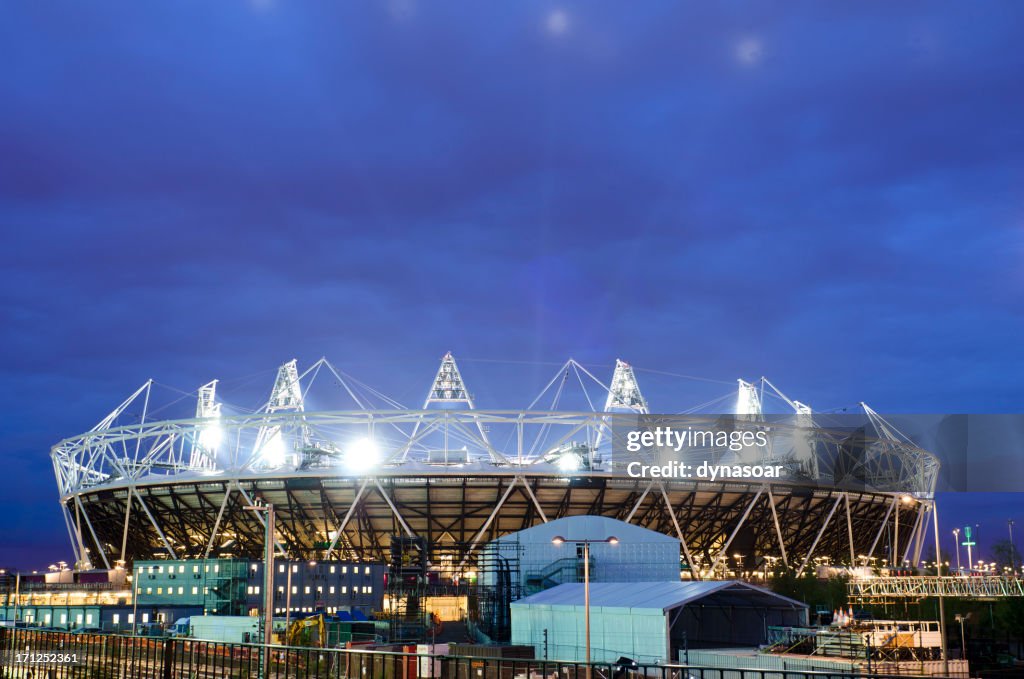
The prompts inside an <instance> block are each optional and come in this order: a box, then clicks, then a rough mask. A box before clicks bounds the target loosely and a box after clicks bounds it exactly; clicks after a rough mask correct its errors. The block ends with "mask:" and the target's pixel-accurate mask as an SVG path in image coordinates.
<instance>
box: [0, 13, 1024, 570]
mask: <svg viewBox="0 0 1024 679" xmlns="http://www.w3.org/2000/svg"><path fill="white" fill-rule="evenodd" d="M1022 22H1024V5H1022V4H1020V3H1018V2H1009V1H1007V2H993V3H984V4H972V3H962V2H906V3H898V4H893V3H864V2H828V3H821V2H790V3H746V2H722V3H677V2H645V3H621V2H601V1H595V0H587V1H586V2H548V1H539V0H532V1H531V0H526V1H522V2H508V3H494V2H486V3H480V2H433V1H432V2H425V1H424V2H421V1H417V0H390V1H381V2H358V3H342V2H302V3H299V2H284V1H283V0H220V1H218V2H200V1H199V0H183V1H179V2H166V1H160V0H156V1H153V2H107V1H102V0H101V1H97V2H46V3H38V2H22V3H15V2H7V3H4V4H3V5H2V7H0V64H3V67H2V68H0V229H2V234H3V246H2V247H0V264H2V266H0V300H2V301H0V319H2V333H0V351H2V355H3V357H4V361H3V365H2V367H0V386H2V389H0V412H2V413H3V415H2V420H0V421H2V434H3V436H2V441H3V450H2V453H0V455H2V461H3V470H4V475H5V477H6V483H5V484H4V490H3V492H2V493H0V516H3V517H4V519H3V522H2V524H0V527H2V538H0V565H13V564H21V565H24V566H40V565H41V566H45V565H46V564H47V563H50V562H52V561H55V560H57V559H59V558H68V557H69V555H70V548H69V546H68V544H67V543H68V541H67V537H66V533H65V530H64V526H63V522H62V520H61V519H60V514H59V511H58V505H57V494H56V489H55V484H54V480H53V474H52V469H51V466H50V462H49V458H48V450H49V446H50V445H52V444H53V443H54V442H55V441H57V440H59V439H61V438H63V437H65V436H68V435H71V434H74V433H77V432H80V431H82V430H85V429H88V428H89V427H90V426H92V424H94V423H95V422H96V421H97V420H99V419H100V418H102V417H103V415H105V414H106V413H107V412H108V411H109V410H110V409H111V408H112V407H113V406H114V405H116V403H117V402H119V401H120V399H121V398H123V396H124V395H126V394H127V393H130V392H131V391H132V390H134V389H135V388H136V387H137V386H138V385H139V384H141V383H142V382H143V381H144V380H145V379H147V378H149V377H153V378H155V379H156V380H157V381H159V382H161V383H164V384H170V385H174V386H175V387H178V388H181V389H185V390H190V389H194V388H195V387H196V386H198V385H199V384H202V383H203V382H205V381H207V380H208V379H211V378H213V377H222V378H230V377H239V376H245V375H249V374H251V373H254V372H257V371H263V370H268V369H270V370H272V369H273V368H274V367H275V366H276V365H278V364H279V363H281V362H282V361H285V360H287V359H289V358H292V357H293V356H295V357H298V358H300V361H301V362H304V363H308V362H310V361H312V360H315V359H316V358H318V357H319V356H321V355H327V356H328V357H329V358H331V359H332V360H333V361H335V362H336V363H337V364H338V365H339V366H342V367H343V368H344V369H346V370H347V371H349V372H351V373H353V374H355V375H358V376H359V377H360V378H361V379H363V380H365V381H367V382H370V383H371V384H375V385H380V386H381V387H382V388H386V390H391V393H392V394H393V395H395V396H396V397H399V398H401V399H404V400H407V401H408V402H410V403H411V402H415V401H416V400H417V399H418V398H420V396H419V394H420V393H421V392H422V390H423V389H425V388H426V385H425V383H424V381H429V379H430V376H431V374H432V372H433V370H434V369H435V366H436V362H437V360H438V358H439V357H440V356H441V354H443V353H444V351H446V350H449V349H450V350H453V351H454V352H456V355H457V356H460V355H461V356H466V357H470V358H473V357H476V358H498V359H503V360H509V361H524V362H526V364H524V365H533V366H534V367H532V368H528V369H523V370H517V371H510V372H509V371H506V372H508V375H507V379H508V380H509V383H508V386H507V387H506V386H503V385H502V384H495V383H488V384H486V385H481V387H480V390H481V391H487V392H488V393H489V394H491V397H490V404H491V405H494V406H500V407H521V406H523V405H525V402H528V401H529V398H530V396H532V390H535V389H537V388H539V387H540V386H543V382H544V380H545V379H546V378H547V377H548V376H549V374H550V370H551V369H552V368H551V367H550V366H547V365H542V366H541V367H540V368H538V367H537V366H538V365H539V364H543V363H547V362H558V361H561V360H564V359H565V358H566V357H568V356H570V355H571V356H575V357H576V358H578V359H579V360H581V361H583V362H585V363H588V364H597V365H602V366H609V367H608V368H607V370H610V365H611V364H612V363H613V361H614V359H615V357H617V356H621V357H623V358H626V359H628V360H630V361H631V362H632V363H634V364H636V365H637V366H642V367H645V368H649V369H652V370H664V371H669V372H677V373H685V374H690V375H699V376H705V377H709V378H713V379H717V380H723V382H729V381H730V380H733V379H734V378H736V377H745V378H748V379H756V378H757V377H760V376H761V375H767V376H768V377H769V378H771V379H772V380H773V381H775V382H776V383H777V384H779V385H780V386H781V387H783V388H784V389H785V390H786V391H787V392H788V393H790V395H791V396H793V397H794V398H800V399H801V400H805V401H807V402H810V403H812V404H814V405H818V404H821V406H822V407H838V406H842V405H847V404H852V403H855V402H857V401H860V400H865V401H868V402H869V403H871V404H872V406H873V407H874V408H875V409H876V410H878V411H879V412H933V413H934V412H975V413H983V412H1020V408H1021V406H1020V404H1021V402H1022V399H1024V386H1022V382H1021V378H1022V374H1024V370H1022V368H1024V352H1022V340H1024V302H1022V294H1021V293H1022V288H1024V267H1022V262H1024V191H1022V189H1024V81H1022V74H1024V50H1022V49H1021V47H1020V26H1021V25H1022ZM470 363H471V362H470ZM477 365H478V366H484V365H486V364H484V363H478V364H477ZM267 379H272V375H271V376H270V377H268V378H267ZM266 386H267V387H268V386H269V385H266ZM724 388H725V389H728V387H724ZM685 400H686V399H685V398H682V397H681V398H680V401H685ZM655 405H657V404H655ZM1022 454H1024V453H1022ZM944 507H945V509H943V510H942V511H943V513H944V515H949V516H952V517H954V518H956V520H957V521H958V522H961V523H962V522H968V521H969V522H972V523H981V525H982V526H983V527H985V526H988V527H991V529H989V528H985V529H984V530H980V531H979V534H980V536H981V539H982V541H983V542H984V541H985V540H986V539H987V538H988V539H992V538H993V537H994V536H995V535H997V534H998V535H1000V536H1001V535H1002V533H1003V532H1005V520H1006V519H1007V518H1009V517H1016V518H1017V519H1018V523H1019V524H1020V525H1021V526H1022V528H1024V499H1022V497H1021V496H1015V495H1002V496H973V497H949V498H946V499H945V505H944Z"/></svg>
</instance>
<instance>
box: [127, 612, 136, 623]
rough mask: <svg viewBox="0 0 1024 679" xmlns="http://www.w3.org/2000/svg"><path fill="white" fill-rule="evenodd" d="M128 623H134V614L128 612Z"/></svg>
mask: <svg viewBox="0 0 1024 679" xmlns="http://www.w3.org/2000/svg"><path fill="white" fill-rule="evenodd" d="M128 624H129V625H133V624H135V614H134V613H129V614H128Z"/></svg>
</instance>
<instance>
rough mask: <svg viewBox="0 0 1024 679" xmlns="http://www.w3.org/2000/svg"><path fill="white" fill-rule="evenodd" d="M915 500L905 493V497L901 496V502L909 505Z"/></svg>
mask: <svg viewBox="0 0 1024 679" xmlns="http://www.w3.org/2000/svg"><path fill="white" fill-rule="evenodd" d="M913 501H914V498H912V497H910V496H909V495H904V496H903V497H901V498H900V502H902V503H903V504H905V505H909V504H910V503H911V502H913Z"/></svg>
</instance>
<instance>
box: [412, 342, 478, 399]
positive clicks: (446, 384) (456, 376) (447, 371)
mask: <svg viewBox="0 0 1024 679" xmlns="http://www.w3.org/2000/svg"><path fill="white" fill-rule="evenodd" d="M431 403H465V404H466V405H468V406H469V409H470V410H473V409H474V406H473V398H472V397H471V396H470V395H469V392H468V391H467V390H466V383H465V382H463V381H462V373H460V372H459V366H458V365H456V364H455V357H454V356H452V352H450V351H449V352H448V353H446V354H445V355H444V358H442V359H441V367H439V368H438V369H437V377H435V378H434V383H433V384H432V385H431V386H430V392H429V393H428V394H427V400H426V401H425V402H424V403H423V409H424V410H426V408H427V406H429V405H430V404H431Z"/></svg>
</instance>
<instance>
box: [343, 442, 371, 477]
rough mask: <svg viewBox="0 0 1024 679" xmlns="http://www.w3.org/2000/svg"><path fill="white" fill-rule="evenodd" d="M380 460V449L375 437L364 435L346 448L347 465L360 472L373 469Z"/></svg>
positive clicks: (353, 470)
mask: <svg viewBox="0 0 1024 679" xmlns="http://www.w3.org/2000/svg"><path fill="white" fill-rule="evenodd" d="M379 461H380V449H379V448H378V447H377V444H376V443H375V442H374V440H373V439H371V438H368V437H364V438H361V439H359V440H358V441H355V442H353V443H351V444H350V445H349V446H348V448H347V449H346V450H345V466H346V467H347V468H348V470H349V471H351V472H353V473H356V474H360V473H364V472H367V471H369V470H370V469H373V468H374V467H375V466H377V463H378V462H379Z"/></svg>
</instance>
